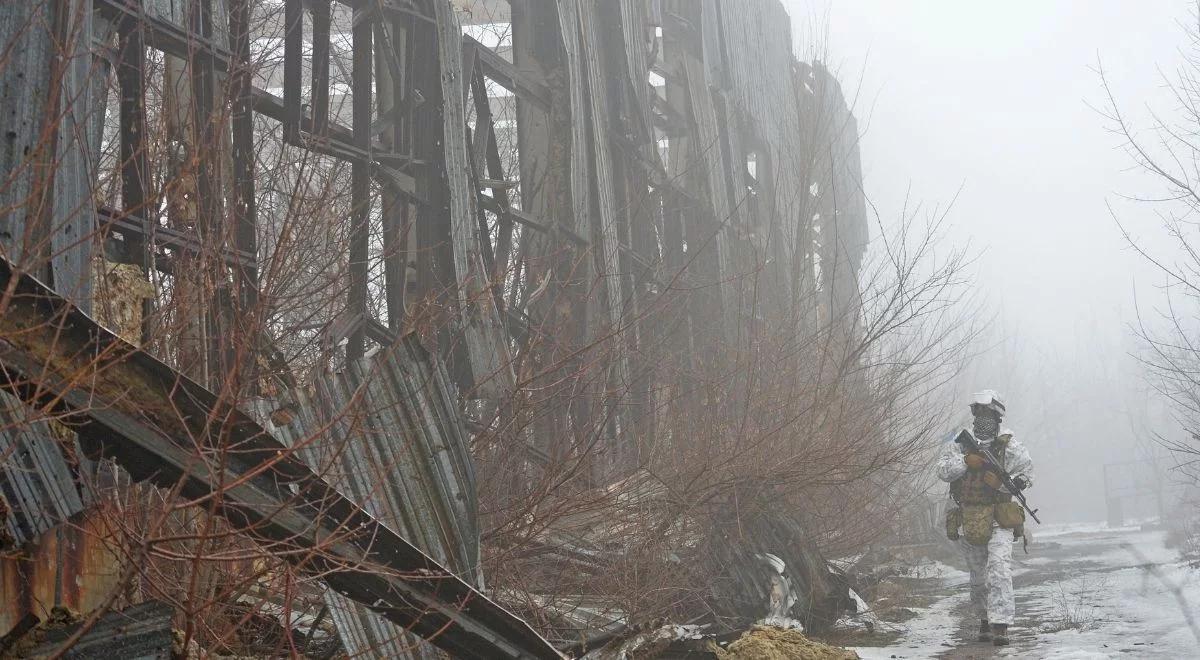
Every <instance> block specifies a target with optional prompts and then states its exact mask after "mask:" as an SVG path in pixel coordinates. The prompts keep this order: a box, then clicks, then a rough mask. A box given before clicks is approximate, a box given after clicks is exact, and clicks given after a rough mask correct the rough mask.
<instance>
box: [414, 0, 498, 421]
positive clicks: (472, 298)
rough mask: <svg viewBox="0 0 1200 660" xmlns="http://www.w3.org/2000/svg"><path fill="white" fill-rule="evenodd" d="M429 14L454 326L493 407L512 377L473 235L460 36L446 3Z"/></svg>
mask: <svg viewBox="0 0 1200 660" xmlns="http://www.w3.org/2000/svg"><path fill="white" fill-rule="evenodd" d="M434 9H435V18H436V20H437V35H438V43H437V46H438V62H439V64H440V67H441V90H442V103H443V113H444V114H443V124H442V130H443V148H444V155H445V163H446V175H447V179H448V182H449V188H450V190H449V197H450V198H449V203H450V237H451V244H452V249H453V261H454V274H455V281H456V283H457V295H458V305H459V322H460V323H461V324H462V328H461V329H462V333H463V340H464V341H465V343H466V348H467V357H468V361H469V364H470V369H471V378H472V381H473V383H474V385H475V387H476V390H477V391H476V395H477V396H480V397H482V398H484V399H490V400H492V401H497V402H498V401H502V400H504V399H505V398H506V397H508V396H510V395H511V392H512V387H513V385H514V384H515V382H516V375H515V374H514V373H513V371H512V359H511V356H510V355H509V349H508V344H507V340H506V338H505V337H506V335H505V330H504V323H503V322H502V320H501V317H500V314H499V312H498V311H497V309H496V304H495V302H494V299H493V297H492V293H491V287H492V286H495V283H494V282H492V281H491V279H490V277H489V275H488V272H487V270H486V269H485V268H484V265H483V253H482V249H483V248H482V241H484V240H488V238H487V237H486V236H480V235H479V230H478V224H477V222H476V216H475V213H474V208H473V207H474V204H475V194H476V193H475V191H473V190H471V187H470V163H469V161H468V158H469V153H468V149H467V134H466V132H467V123H466V109H465V107H464V103H463V95H462V31H461V29H460V28H459V26H458V22H457V21H456V20H455V18H454V14H453V12H452V10H451V9H450V6H449V4H448V3H446V2H441V1H440V0H439V1H437V2H434Z"/></svg>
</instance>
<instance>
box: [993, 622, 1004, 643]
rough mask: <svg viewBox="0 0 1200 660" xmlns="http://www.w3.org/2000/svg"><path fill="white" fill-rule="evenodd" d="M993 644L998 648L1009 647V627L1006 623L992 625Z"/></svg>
mask: <svg viewBox="0 0 1200 660" xmlns="http://www.w3.org/2000/svg"><path fill="white" fill-rule="evenodd" d="M992 644H994V645H996V646H1008V625H1007V624H1004V623H993V624H992Z"/></svg>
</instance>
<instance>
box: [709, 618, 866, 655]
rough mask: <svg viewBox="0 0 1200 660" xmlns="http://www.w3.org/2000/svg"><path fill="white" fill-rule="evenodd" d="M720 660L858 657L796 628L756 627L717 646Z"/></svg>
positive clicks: (852, 652)
mask: <svg viewBox="0 0 1200 660" xmlns="http://www.w3.org/2000/svg"><path fill="white" fill-rule="evenodd" d="M717 657H719V658H721V659H722V660H858V654H857V653H855V652H854V651H847V650H846V649H841V648H838V647H836V646H830V645H828V644H822V643H820V642H814V641H813V640H811V639H809V638H807V637H805V636H804V634H803V633H801V632H799V631H796V630H784V629H783V628H772V627H768V626H755V627H754V628H752V629H750V630H748V631H747V632H746V634H744V635H742V637H741V638H740V639H738V640H737V641H736V642H734V643H732V644H730V645H729V648H728V649H717Z"/></svg>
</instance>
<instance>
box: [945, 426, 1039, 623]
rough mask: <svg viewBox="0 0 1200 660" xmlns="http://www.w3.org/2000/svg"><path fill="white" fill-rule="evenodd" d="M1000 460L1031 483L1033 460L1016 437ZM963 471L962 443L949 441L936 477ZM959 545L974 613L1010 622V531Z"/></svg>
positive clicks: (1012, 608) (1013, 609) (1012, 607)
mask: <svg viewBox="0 0 1200 660" xmlns="http://www.w3.org/2000/svg"><path fill="white" fill-rule="evenodd" d="M1005 435H1008V436H1011V435H1012V431H1009V430H1007V429H1005V430H1003V431H1001V432H1000V436H1001V437H1003V436H1005ZM1002 462H1003V463H1004V465H1003V467H1004V469H1005V470H1007V471H1008V473H1009V474H1010V475H1012V476H1013V477H1014V478H1015V477H1021V478H1022V479H1023V480H1024V481H1025V483H1026V484H1027V486H1026V488H1028V487H1029V486H1032V485H1033V459H1032V458H1030V456H1029V450H1028V449H1026V448H1025V445H1024V444H1022V443H1021V442H1020V441H1019V440H1017V439H1016V438H1012V437H1010V438H1009V440H1008V446H1007V447H1006V448H1005V450H1004V458H1003V459H1002ZM966 473H967V464H966V463H964V462H963V451H962V446H961V445H959V444H957V443H951V444H950V446H949V447H948V448H947V449H946V451H945V452H944V453H943V454H942V457H941V458H940V459H938V464H937V475H938V478H939V479H941V480H942V481H945V482H947V483H949V482H951V481H954V480H955V479H958V478H959V477H961V476H963V475H964V474H966ZM993 526H995V523H993ZM958 545H959V547H961V548H962V551H963V555H964V556H965V557H966V560H967V567H968V568H969V569H970V571H971V606H972V607H973V608H974V610H975V613H976V614H977V615H978V616H979V618H980V619H987V620H988V622H989V623H1002V624H1005V625H1012V622H1013V616H1014V615H1015V614H1016V604H1015V603H1014V601H1013V587H1012V552H1013V551H1012V547H1013V537H1012V534H1010V533H1008V530H1001V529H995V530H994V531H993V533H992V538H991V540H990V541H988V544H987V547H984V546H979V545H971V544H970V543H967V540H966V539H965V538H960V539H959V540H958Z"/></svg>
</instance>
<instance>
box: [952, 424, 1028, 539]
mask: <svg viewBox="0 0 1200 660" xmlns="http://www.w3.org/2000/svg"><path fill="white" fill-rule="evenodd" d="M954 441H955V442H957V443H958V444H960V445H962V447H963V449H965V450H966V451H967V452H968V453H970V452H974V453H976V454H979V455H980V456H983V460H984V462H985V465H984V466H983V469H985V470H988V471H990V472H992V473H993V474H995V475H996V476H997V477H1000V483H1001V484H1003V485H1004V488H1005V489H1007V490H1008V492H1009V494H1011V495H1012V496H1013V498H1015V499H1016V500H1017V501H1018V502H1020V503H1021V506H1022V507H1024V508H1025V510H1026V511H1028V512H1029V517H1031V518H1033V520H1034V521H1035V522H1036V523H1037V524H1039V525H1040V524H1042V521H1040V520H1038V517H1037V512H1038V510H1037V509H1032V508H1030V507H1029V502H1027V501H1026V500H1025V495H1023V494H1022V493H1021V489H1020V488H1018V487H1017V484H1016V482H1014V481H1013V478H1012V475H1010V474H1009V473H1008V472H1007V471H1006V470H1005V469H1004V468H1003V467H1001V466H1000V461H998V460H996V455H995V454H993V453H992V450H990V449H988V448H987V447H986V446H984V445H983V444H981V443H980V442H979V441H978V440H976V439H975V436H974V435H972V434H971V432H970V431H968V430H967V429H963V430H962V431H961V432H960V433H959V434H958V437H957V438H955V439H954Z"/></svg>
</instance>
